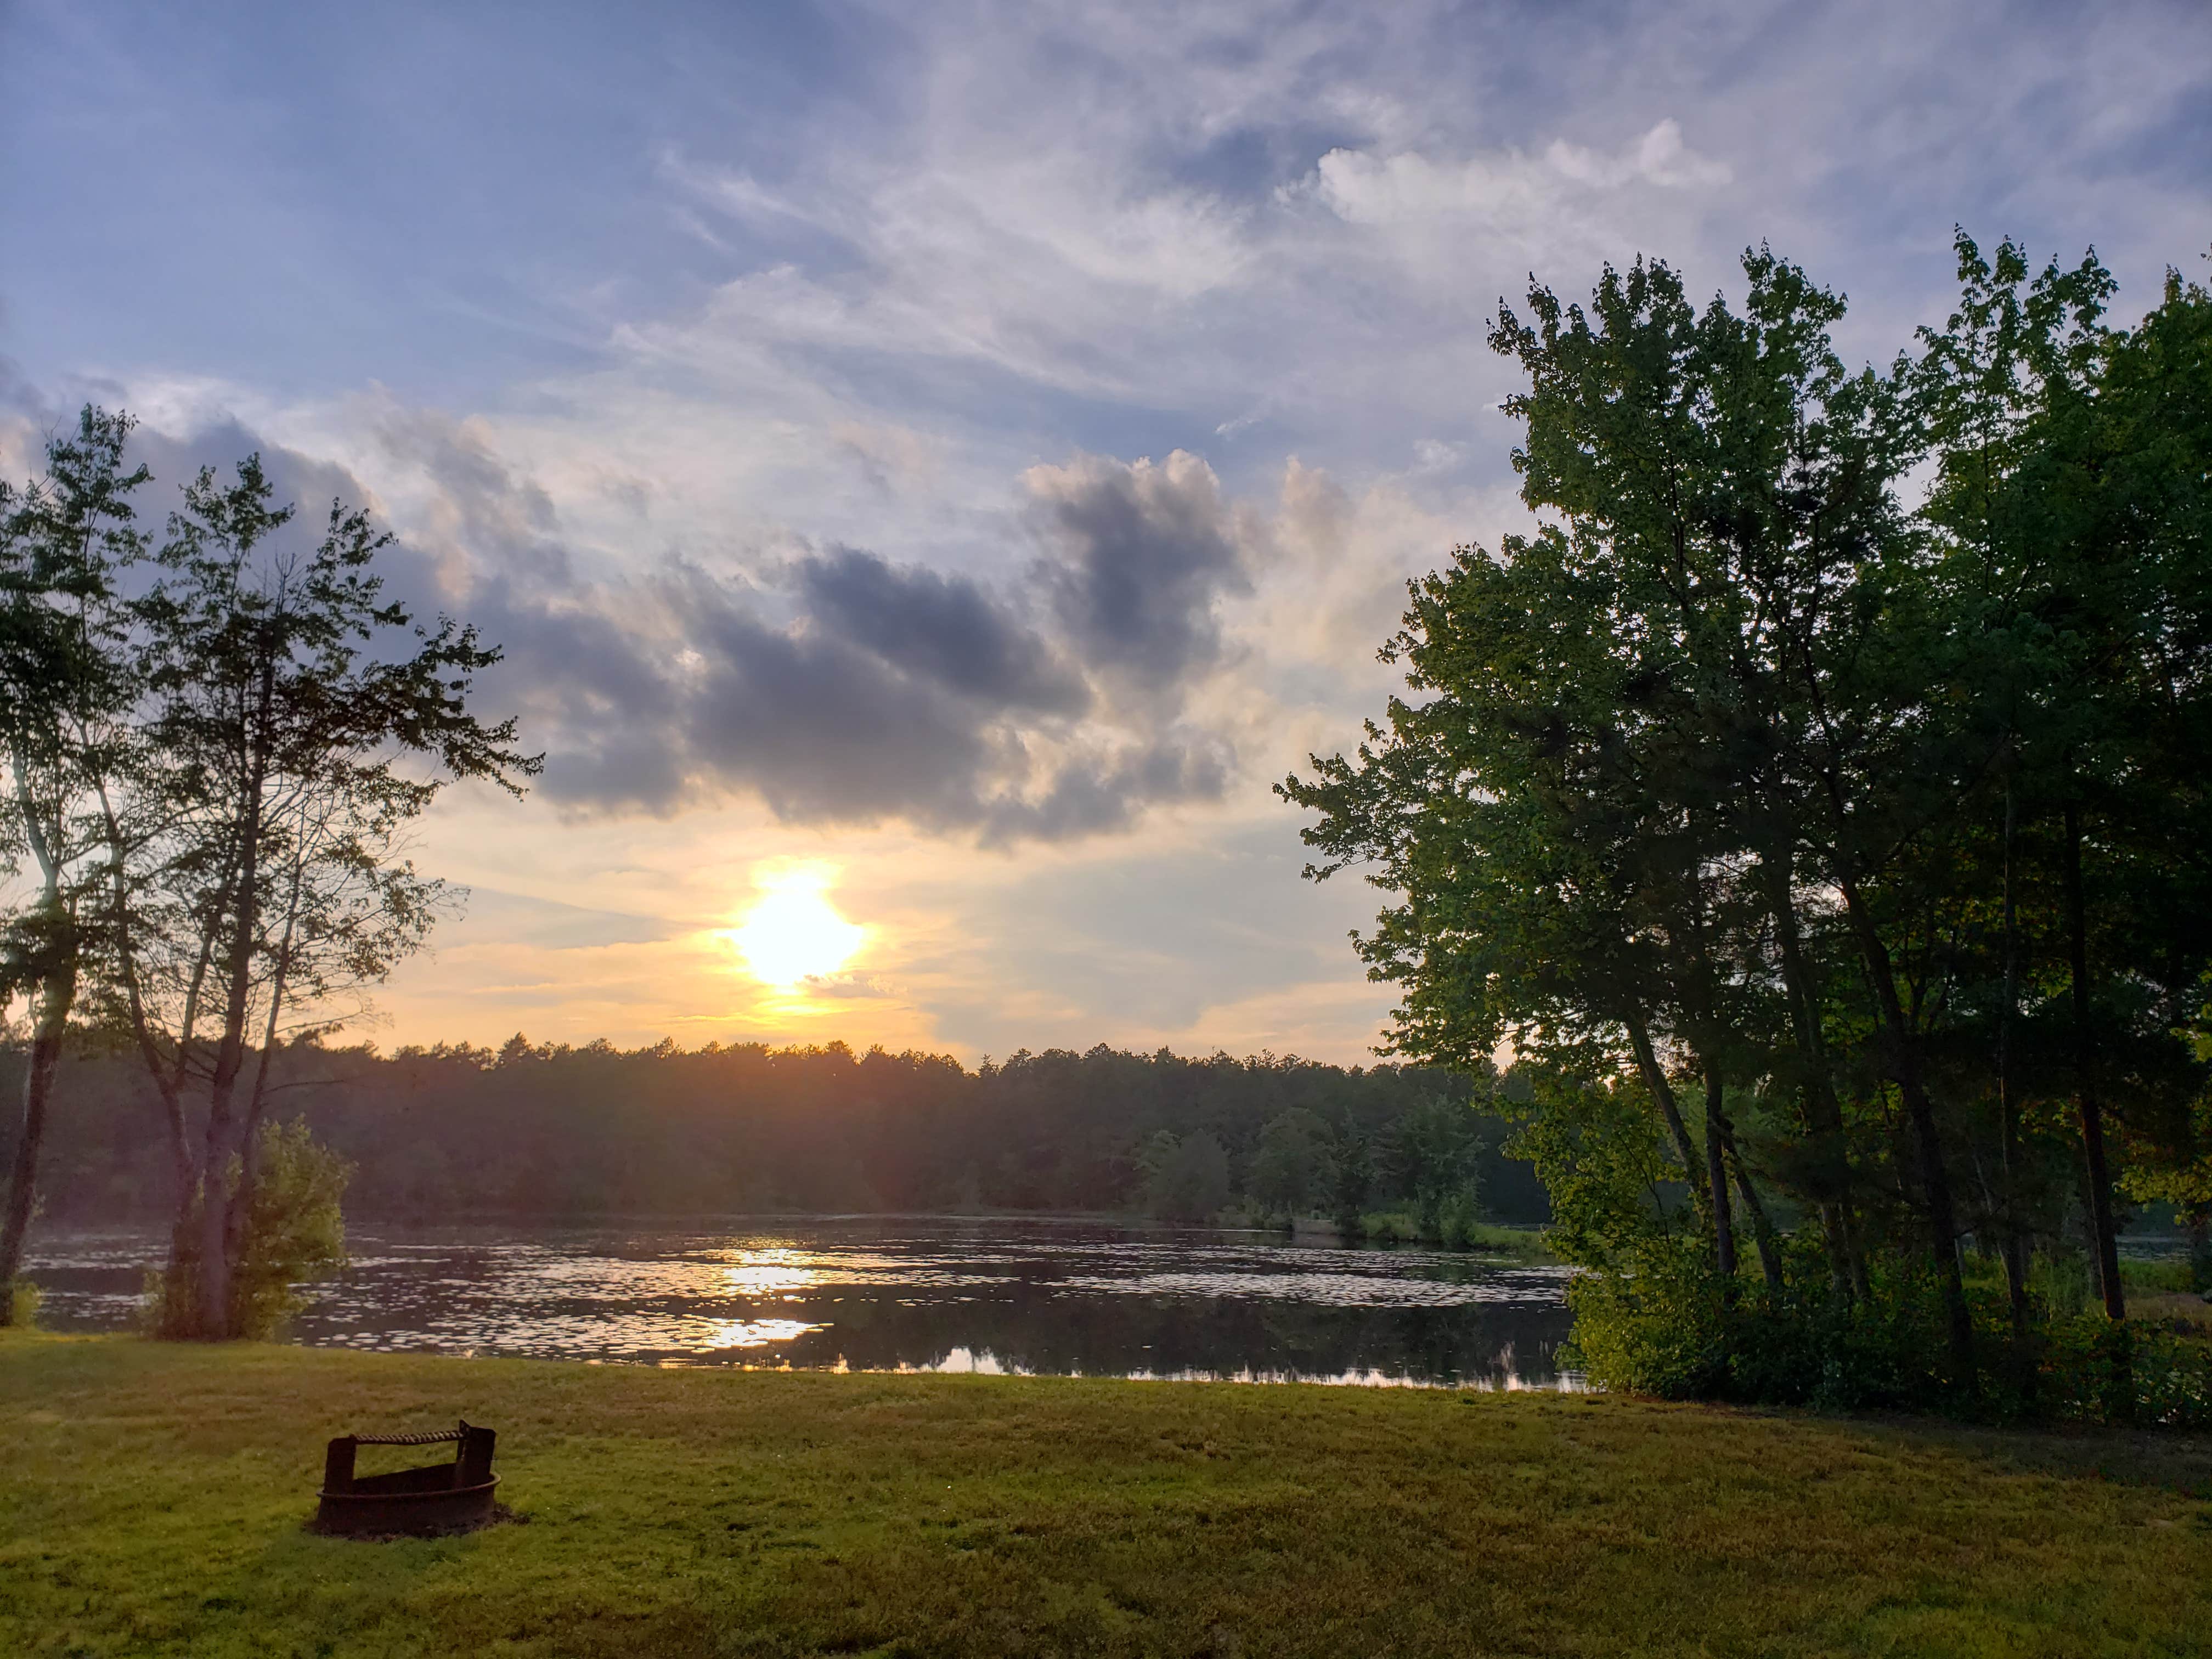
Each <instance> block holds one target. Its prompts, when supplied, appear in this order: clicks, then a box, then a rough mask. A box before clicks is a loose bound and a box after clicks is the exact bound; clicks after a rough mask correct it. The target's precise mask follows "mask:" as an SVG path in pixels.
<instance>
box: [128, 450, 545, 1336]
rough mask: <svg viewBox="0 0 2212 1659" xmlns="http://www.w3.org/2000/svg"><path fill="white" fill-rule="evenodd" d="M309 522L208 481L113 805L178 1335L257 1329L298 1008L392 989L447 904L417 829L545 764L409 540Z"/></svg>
mask: <svg viewBox="0 0 2212 1659" xmlns="http://www.w3.org/2000/svg"><path fill="white" fill-rule="evenodd" d="M292 517H293V513H292V509H291V508H290V507H279V506H277V505H276V504H275V501H274V495H273V491H272V489H271V487H270V483H269V481H268V479H267V477H266V476H265V475H264V471H263V470H262V467H261V465H260V462H259V459H258V457H249V458H248V459H246V460H245V461H244V462H242V463H240V465H239V467H238V469H237V472H236V476H235V477H234V478H233V479H231V480H229V481H228V482H225V481H222V480H220V479H218V478H217V477H216V475H215V474H214V473H213V472H211V471H203V472H202V473H201V474H200V476H199V477H197V479H195V480H194V481H193V482H192V483H191V484H190V485H189V486H187V488H186V489H185V502H184V506H183V508H182V510H181V511H179V512H178V513H174V514H173V515H172V517H171V520H170V523H169V528H168V534H167V539H166V541H165V542H164V544H163V545H162V546H161V549H160V550H159V553H158V555H157V559H158V565H159V571H158V575H157V578H156V580H154V582H153V583H152V585H151V586H150V588H149V591H148V592H146V593H145V594H144V595H143V597H142V598H141V599H139V600H137V603H136V606H135V609H136V612H137V635H138V644H139V653H140V654H139V662H138V669H139V673H140V676H141V678H142V679H143V683H144V684H145V686H146V687H147V697H148V699H149V701H148V704H147V708H146V710H145V716H144V720H143V727H142V733H143V743H142V744H140V745H139V747H138V749H137V752H136V753H135V754H134V755H133V756H132V757H131V775H130V777H129V780H128V786H127V787H126V788H125V790H124V791H123V796H124V799H123V800H122V801H121V802H120V803H114V802H111V805H112V806H113V808H114V810H112V811H111V813H110V815H109V817H108V819H107V827H108V829H109V833H110V836H111V847H110V863H111V876H112V883H111V886H110V889H109V894H108V897H109V903H108V907H107V910H106V915H104V917H103V921H104V923H105V934H104V936H105V938H106V939H107V941H108V942H109V945H110V947H111V951H112V956H111V959H110V964H109V965H110V973H109V982H110V984H111V985H112V995H113V998H114V1001H115V1004H116V1009H115V1012H117V1013H118V1016H119V1017H120V1018H121V1019H122V1020H123V1021H124V1022H125V1024H127V1025H128V1027H129V1028H130V1030H131V1032H132V1033H133V1035H134V1037H135V1039H136V1041H137V1045H138V1048H139V1050H140V1053H141V1054H142V1055H143V1059H144V1061H145V1064H146V1066H147V1069H148V1071H149V1074H150V1075H151V1076H152V1078H153V1079H154V1082H155V1088H156V1090H157V1091H158V1092H159V1093H160V1095H161V1100H162V1103H163V1107H164V1109H165V1111H166V1114H167V1122H168V1133H169V1136H170V1141H171V1150H172V1157H173V1161H174V1164H175V1167H176V1170H177V1174H178V1178H179V1190H180V1194H181V1196H180V1200H179V1212H178V1216H177V1222H176V1227H175V1230H174V1234H173V1243H172V1248H171V1259H170V1264H169V1267H168V1270H167V1277H166V1280H165V1285H164V1297H165V1300H164V1305H163V1308H162V1310H161V1325H162V1328H164V1329H165V1330H167V1332H169V1333H170V1334H177V1335H188V1336H197V1337H210V1338H220V1337H225V1336H230V1335H234V1334H237V1332H238V1330H239V1328H240V1307H239V1305H238V1297H237V1296H236V1295H235V1294H234V1292H235V1289H236V1286H235V1284H234V1273H235V1269H236V1267H237V1264H238V1261H239V1260H240V1252H241V1250H242V1249H243V1243H244V1240H243V1231H244V1228H245V1226H246V1219H247V1218H248V1216H249V1215H250V1214H251V1213H252V1203H253V1190H254V1180H255V1174H256V1171H255V1169H254V1152H255V1149H256V1146H257V1143H258V1140H259V1139H260V1137H258V1134H257V1133H256V1130H257V1128H258V1124H259V1121H260V1120H261V1116H262V1113H263V1111H264V1108H265V1106H266V1103H267V1098H268V1082H269V1071H268V1060H269V1056H270V1053H271V1051H272V1048H273V1047H274V1045H275V1043H276V1042H277V1040H278V1039H279V1038H280V1036H282V1035H283V1033H284V1031H285V1030H286V1025H287V1022H288V1020H289V1019H291V1018H292V1017H293V1011H294V1010H295V1009H298V1010H301V1011H302V1012H304V1013H306V1014H307V1017H308V1018H314V1017H315V1016H316V1015H317V1013H318V1012H319V1010H323V1009H325V1008H326V1007H327V1005H328V1002H329V1000H330V999H331V997H333V996H337V995H342V994H345V993H347V992H348V991H349V990H352V989H355V988H357V987H361V986H362V985H365V984H367V983H370V982H373V981H376V980H378V979H380V978H381V977H382V976H383V975H384V974H385V972H386V970H387V969H389V967H390V966H391V964H392V962H393V961H394V960H395V959H396V958H397V957H398V956H400V955H402V954H404V952H405V951H407V950H409V949H410V948H411V947H412V946H414V945H416V944H417V943H418V942H419V941H420V940H421V939H422V936H423V934H424V933H425V932H426V930H427V928H428V925H429V923H430V921H431V920H432V919H433V917H434V915H435V911H436V909H437V908H438V904H439V900H440V888H439V884H437V883H435V881H431V880H428V879H426V878H422V877H421V876H419V875H418V874H417V873H416V872H415V870H414V868H413V866H411V864H410V863H409V862H408V861H407V860H405V858H404V856H403V855H402V849H401V844H400V839H399V838H400V836H401V835H402V833H403V832H404V828H405V826H406V825H407V823H409V822H410V820H411V819H413V818H414V817H416V815H417V814H419V813H420V812H421V811H422V809H423V808H424V807H425V806H427V805H428V803H429V801H430V800H431V799H432V798H433V796H434V795H435V793H436V792H437V790H438V789H439V787H441V784H442V783H443V782H444V781H447V780H451V779H455V778H482V779H487V780H489V781H493V782H495V783H497V784H500V785H501V786H502V787H507V788H508V789H510V790H517V791H519V789H520V782H519V780H520V779H521V778H523V777H526V776H528V775H531V774H532V773H534V772H535V771H536V770H537V768H538V762H537V761H536V760H535V759H534V758H532V757H526V756H524V755H522V754H521V753H520V752H519V751H518V750H516V749H515V747H514V741H513V739H514V726H513V721H511V720H510V721H507V722H503V723H501V724H497V725H488V724H486V723H484V722H483V721H482V720H478V719H477V716H476V715H475V714H472V713H471V712H470V709H469V706H468V700H469V696H470V695H471V689H472V682H473V677H474V676H475V674H476V673H477V671H479V670H481V669H483V668H484V667H486V666H488V665H490V664H491V663H493V662H495V661H496V660H497V659H498V654H499V653H497V651H496V650H494V649H490V648H487V647H483V645H481V644H480V643H479V642H478V641H477V635H476V632H475V630H474V629H471V628H467V627H464V626H461V625H459V624H458V623H454V622H453V621H451V620H449V619H441V620H440V622H439V623H437V624H436V626H435V627H433V628H424V627H421V626H418V625H416V623H414V621H413V619H412V618H411V617H410V614H409V613H408V611H407V610H406V609H405V607H404V606H403V605H398V604H396V603H394V602H392V601H391V600H389V599H386V597H385V596H384V593H383V591H382V590H383V582H382V578H381V577H380V575H379V574H377V572H376V570H375V568H374V567H375V563H376V560H377V556H378V555H379V554H380V552H381V551H382V550H384V549H385V548H386V546H387V545H388V544H389V539H390V538H388V537H387V536H385V535H382V534H380V533H379V532H376V531H375V530H374V527H373V526H371V524H370V523H369V520H368V517H367V515H366V514H365V513H362V512H360V511H358V510H356V509H353V508H349V507H345V506H344V505H343V504H342V503H337V502H334V503H333V504H332V506H331V510H330V513H329V517H328V519H327V520H326V521H325V525H324V527H323V531H322V534H321V536H320V538H319V539H318V540H316V541H314V542H313V544H309V545H307V546H305V547H301V546H300V545H298V544H296V543H295V541H293V540H292V539H291V538H289V536H288V535H287V533H286V532H287V531H288V529H289V526H290V524H291V520H292ZM410 767H413V768H416V769H418V770H419V772H420V774H421V775H410V771H409V770H407V769H408V768H410ZM257 1045H258V1061H257V1060H256V1058H255V1051H256V1048H257Z"/></svg>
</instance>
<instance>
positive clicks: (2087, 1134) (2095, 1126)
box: [2066, 802, 2128, 1320]
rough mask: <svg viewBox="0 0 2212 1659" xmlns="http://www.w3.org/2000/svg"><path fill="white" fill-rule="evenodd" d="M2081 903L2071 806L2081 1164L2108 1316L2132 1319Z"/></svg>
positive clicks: (2076, 816)
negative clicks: (2115, 1214)
mask: <svg viewBox="0 0 2212 1659" xmlns="http://www.w3.org/2000/svg"><path fill="white" fill-rule="evenodd" d="M2084 909H2085V907H2084V906H2083V904H2082V901H2081V814H2080V812H2079V811H2077V810H2076V808H2075V806H2074V805H2073V804H2072V803H2071V802H2069V803H2068V805H2067V807H2066V935H2067V938H2066V945H2067V953H2068V956H2069V958H2070V966H2071V968H2072V978H2073V981H2074V982H2073V1005H2074V1089H2075V1095H2074V1099H2075V1108H2076V1110H2077V1111H2078V1113H2079V1115H2080V1117H2081V1162H2082V1167H2083V1169H2084V1170H2086V1171H2087V1186H2088V1196H2089V1228H2090V1235H2091V1240H2090V1242H2091V1245H2092V1248H2093V1251H2094V1253H2095V1260H2096V1263H2097V1290H2098V1293H2099V1294H2100V1296H2101V1297H2103V1299H2104V1304H2105V1316H2106V1318H2107V1319H2113V1320H2120V1319H2125V1318H2126V1317H2127V1316H2128V1303H2127V1294H2126V1291H2124V1288H2123V1287H2122V1285H2121V1284H2120V1245H2119V1230H2118V1227H2117V1226H2115V1225H2114V1224H2113V1219H2112V1173H2111V1171H2110V1170H2109V1169H2108V1168H2107V1167H2106V1160H2105V1114H2104V1109H2103V1108H2102V1107H2101V1106H2100V1104H2099V1103H2098V1100H2097V1082H2096V1037H2095V1034H2094V1032H2093V1030H2092V1029H2091V1026H2090V1022H2089V940H2088V927H2087V918H2086V915H2085V914H2084Z"/></svg>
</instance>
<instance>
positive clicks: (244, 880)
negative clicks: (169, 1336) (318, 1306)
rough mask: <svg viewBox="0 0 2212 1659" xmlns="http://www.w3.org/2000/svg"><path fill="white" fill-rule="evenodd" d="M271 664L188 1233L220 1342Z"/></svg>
mask: <svg viewBox="0 0 2212 1659" xmlns="http://www.w3.org/2000/svg"><path fill="white" fill-rule="evenodd" d="M275 678H276V664H275V662H274V660H273V659H271V658H270V657H268V656H266V655H265V654H264V658H263V660H262V664H261V669H260V674H259V685H258V690H259V694H260V695H259V697H258V702H257V704H256V707H255V708H254V709H253V710H252V712H251V713H250V714H249V715H248V717H247V720H246V776H245V777H244V778H243V779H241V780H240V782H241V785H242V789H241V793H240V803H239V805H240V811H239V842H238V876H237V885H236V888H235V892H236V895H237V899H236V902H234V904H233V905H232V906H231V907H230V909H231V925H232V927H233V929H234V932H233V933H232V934H231V937H230V950H229V959H228V962H227V963H225V964H224V965H225V969H226V971H225V974H224V981H225V983H224V987H223V1021H222V1041H221V1042H219V1043H218V1044H217V1045H216V1056H215V1074H214V1076H213V1077H212V1078H210V1079H209V1083H208V1116H207V1134H206V1138H205V1140H204V1146H203V1150H202V1152H201V1154H200V1197H201V1201H200V1210H199V1218H198V1222H197V1225H196V1226H195V1227H194V1229H193V1232H194V1236H195V1240H196V1243H197V1247H198V1253H199V1261H198V1268H199V1276H198V1277H199V1282H198V1285H197V1292H196V1296H195V1304H196V1306H197V1310H198V1318H199V1334H200V1335H201V1336H202V1337H204V1338H208V1339H212V1340H225V1339H228V1338H230V1337H233V1336H235V1335H236V1334H237V1331H236V1329H235V1325H236V1319H235V1313H236V1310H235V1309H234V1307H233V1306H232V1302H233V1297H232V1295H231V1267H232V1262H231V1260H230V1237H229V1235H230V1226H229V1222H230V1202H229V1200H230V1190H229V1179H230V1165H231V1160H232V1159H233V1158H238V1159H240V1163H241V1164H242V1163H243V1161H244V1160H243V1156H242V1154H243V1150H244V1149H243V1148H242V1147H241V1146H240V1145H239V1124H240V1115H239V1112H238V1076H239V1073H240V1071H242V1070H243V1069H244V1067H245V1062H246V1013H247V1011H248V1009H249V1008H250V1006H251V1005H252V1000H253V945H254V939H255V935H256V933H257V931H258V923H259V920H260V914H261V850H262V848H261V840H262V834H263V829H264V825H263V822H262V791H263V788H264V782H265V780H266V776H267V758H266V754H265V751H264V744H265V742H266V741H267V733H266V732H265V730H264V728H265V725H266V720H267V714H268V709H269V705H270V696H271V692H272V687H273V683H274V680H275Z"/></svg>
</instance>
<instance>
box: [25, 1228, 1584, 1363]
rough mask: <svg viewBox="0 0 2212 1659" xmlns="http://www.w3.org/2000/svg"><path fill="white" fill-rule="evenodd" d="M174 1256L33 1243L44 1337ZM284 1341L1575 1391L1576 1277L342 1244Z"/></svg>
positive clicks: (1196, 1258)
mask: <svg viewBox="0 0 2212 1659" xmlns="http://www.w3.org/2000/svg"><path fill="white" fill-rule="evenodd" d="M162 1245H163V1236H162V1235H161V1233H159V1232H156V1231H151V1230H147V1231H91V1230H63V1229H56V1230H52V1231H43V1232H40V1233H34V1235H33V1240H32V1248H31V1252H30V1254H31V1261H30V1264H29V1267H28V1269H27V1273H28V1276H29V1277H31V1278H33V1279H35V1280H36V1281H37V1282H38V1284H39V1285H40V1287H41V1289H42V1290H43V1291H44V1292H45V1302H44V1304H43V1306H42V1308H41V1310H40V1324H42V1325H44V1326H46V1328H49V1329H53V1330H120V1329H125V1328H128V1326H129V1325H130V1323H131V1316H132V1311H133V1307H134V1304H135V1303H136V1300H137V1295H138V1291H139V1288H140V1285H141V1283H142V1281H143V1276H144V1273H145V1271H146V1269H147V1268H149V1267H154V1266H156V1265H158V1264H159V1262H160V1261H161V1254H162ZM350 1249H351V1250H352V1254H353V1264H352V1267H351V1268H350V1270H349V1272H348V1273H347V1274H346V1276H345V1277H344V1278H343V1279H339V1280H336V1281H333V1282H331V1283H330V1284H327V1285H317V1286H315V1287H313V1291H312V1295H313V1304H312V1305H311V1306H310V1307H309V1308H308V1309H307V1311H306V1312H305V1313H303V1314H302V1315H301V1316H300V1317H299V1319H298V1320H297V1321H295V1323H294V1326H293V1328H292V1333H291V1334H292V1337H293V1339H294V1340H297V1341H300V1342H304V1343H307V1344H309V1345H311V1346H319V1347H348V1348H372V1349H387V1350H398V1349H406V1350H418V1351H431V1352H441V1353H459V1354H520V1355H529V1356H533V1357H537V1358H558V1359H585V1360H598V1361H604V1362H607V1363H627V1364H664V1365H738V1366H779V1367H781V1366H792V1367H796V1368H801V1369H811V1370H932V1371H983V1372H1003V1373H1017V1374H1042V1375H1053V1376H1128V1377H1178V1378H1212V1379H1225V1380H1237V1381H1246V1382H1276V1381H1281V1382H1290V1381H1306V1382H1322V1383H1365V1384H1375V1385H1389V1384H1397V1385H1413V1386H1419V1385H1437V1386H1457V1387H1479V1388H1492V1389H1511V1388H1558V1387H1562V1386H1565V1387H1572V1386H1574V1382H1575V1379H1574V1378H1573V1377H1572V1376H1571V1374H1568V1375H1564V1376H1563V1374H1562V1373H1561V1371H1560V1370H1559V1368H1558V1366H1557V1365H1556V1364H1555V1363H1554V1355H1555V1354H1556V1352H1557V1351H1558V1349H1559V1345H1560V1343H1561V1342H1562V1341H1563V1340H1565V1336H1566V1334H1567V1328H1568V1325H1569V1324H1570V1322H1571V1316H1569V1314H1568V1312H1567V1310H1566V1307H1565V1303H1564V1301H1563V1300H1562V1292H1563V1291H1564V1289H1565V1281H1566V1270H1565V1269H1564V1268H1560V1267H1524V1266H1518V1265H1514V1264H1510V1263H1508V1262H1505V1261H1499V1260H1497V1259H1495V1258H1486V1257H1483V1256H1481V1255H1474V1254H1462V1253H1458V1252H1449V1251H1441V1250H1425V1249H1407V1248H1400V1249H1346V1248H1342V1247H1337V1246H1328V1245H1320V1246H1316V1245H1308V1244H1294V1243H1290V1242H1288V1241H1286V1240H1285V1239H1284V1238H1283V1237H1281V1236H1280V1235H1279V1234H1273V1233H1257V1232H1222V1231H1186V1230H1168V1229H1147V1228H1141V1227H1121V1226H1111V1225H1101V1224H1098V1223H1096V1222H1089V1221H1082V1222H1078V1221H1058V1220H1052V1219H1036V1220H1030V1219H1024V1220H1006V1219H1001V1218H992V1219H987V1220H986V1219H975V1220H970V1219H955V1218H884V1217H878V1216H871V1217H836V1218H807V1219H799V1220H787V1219H782V1218H776V1219H773V1220H760V1219H747V1220H744V1221H740V1222H738V1223H735V1224H733V1225H729V1226H726V1227H709V1226H707V1225H619V1226H617V1225H610V1226H604V1227H574V1228H571V1227H560V1228H549V1227H535V1226H528V1227H525V1226H517V1225H477V1226H442V1227H435V1228H409V1227H399V1226H377V1225H361V1226H356V1227H355V1228H353V1229H351V1230H350Z"/></svg>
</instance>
